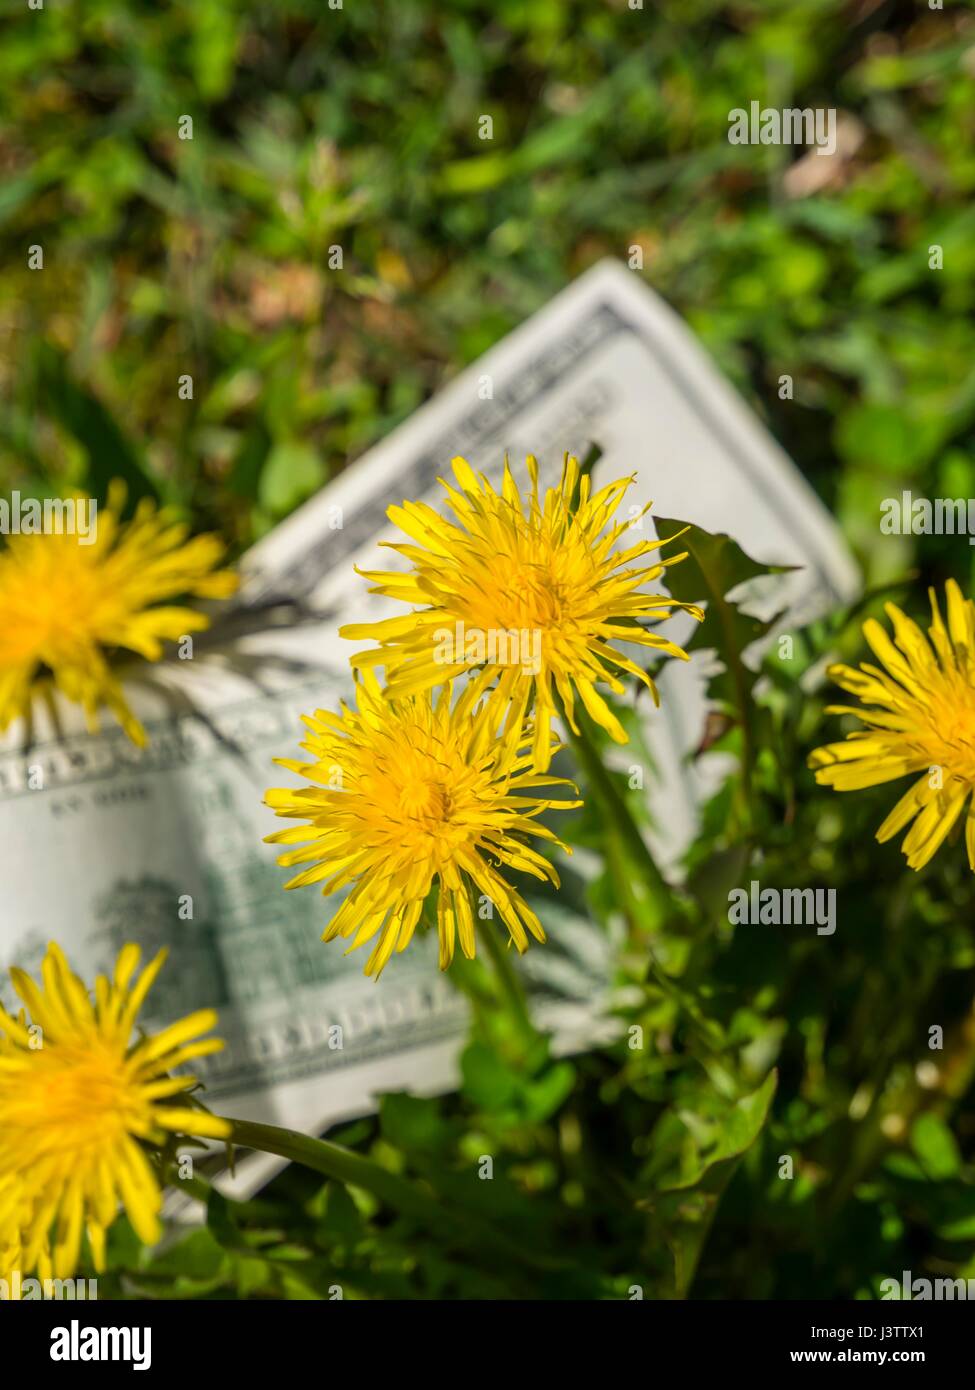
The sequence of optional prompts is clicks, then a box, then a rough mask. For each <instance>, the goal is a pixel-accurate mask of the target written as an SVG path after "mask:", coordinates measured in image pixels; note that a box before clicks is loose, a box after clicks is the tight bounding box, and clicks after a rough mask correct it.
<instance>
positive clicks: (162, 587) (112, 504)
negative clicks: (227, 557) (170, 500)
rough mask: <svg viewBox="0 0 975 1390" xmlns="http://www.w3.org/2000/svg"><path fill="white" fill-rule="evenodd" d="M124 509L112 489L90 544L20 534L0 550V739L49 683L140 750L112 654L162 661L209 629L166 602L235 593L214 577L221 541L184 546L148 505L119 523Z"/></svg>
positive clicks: (141, 737) (91, 720)
mask: <svg viewBox="0 0 975 1390" xmlns="http://www.w3.org/2000/svg"><path fill="white" fill-rule="evenodd" d="M124 500H125V489H124V486H122V485H121V484H118V483H116V484H113V486H112V488H111V489H110V492H109V498H108V503H107V505H106V506H103V507H100V508H99V509H98V512H97V514H96V525H95V530H94V538H93V540H92V541H91V543H90V544H84V543H82V542H81V541H80V540H79V538H78V537H77V536H74V535H69V534H61V535H19V536H11V537H10V538H9V543H8V545H7V547H6V549H4V550H0V615H2V620H0V732H2V731H3V730H4V729H6V728H7V727H8V726H9V725H10V724H11V723H12V722H13V721H14V720H15V719H17V718H20V717H24V716H27V715H28V713H29V711H30V707H31V701H32V697H33V694H34V693H35V691H36V690H37V689H38V688H39V686H41V685H42V684H43V682H44V681H45V680H46V679H53V681H54V683H55V684H56V686H57V687H58V689H59V690H60V691H61V692H62V694H63V695H64V696H65V697H66V698H67V699H69V700H71V701H73V702H75V703H77V704H80V705H81V706H82V708H83V709H84V711H85V715H86V717H87V719H88V724H89V727H90V728H92V729H95V728H97V711H98V709H99V707H102V706H104V707H105V708H107V709H109V710H111V711H112V713H113V714H114V715H115V716H116V718H117V719H118V721H119V723H120V724H121V725H122V727H123V728H124V729H125V731H126V733H127V734H128V735H129V737H130V738H131V739H132V740H133V742H134V743H137V744H140V745H141V744H144V743H145V741H146V737H145V731H144V730H143V728H142V725H141V724H140V723H139V721H138V719H136V717H135V715H134V714H133V713H132V711H131V710H130V709H129V706H128V704H127V703H126V700H125V697H124V695H123V693H122V688H121V686H120V684H119V682H118V680H117V679H116V677H115V675H113V673H112V670H111V668H110V665H109V653H110V651H111V649H113V648H125V649H126V650H128V651H131V652H135V653H136V654H137V655H139V656H142V657H145V659H146V660H147V661H158V660H159V659H160V657H161V656H162V654H163V642H164V641H175V640H177V639H178V638H180V637H182V636H183V635H184V634H187V633H192V632H198V631H200V630H201V629H203V628H206V627H208V626H209V618H208V617H207V616H206V615H205V614H203V613H200V612H198V611H197V610H196V609H193V608H187V607H181V606H172V605H170V604H167V603H166V602H165V600H167V599H172V598H177V597H179V596H181V595H195V596H196V597H198V598H226V597H228V596H229V595H230V594H231V593H233V591H234V589H235V588H236V585H237V579H236V576H235V575H234V574H232V573H231V572H230V571H228V570H217V569H216V566H217V565H218V564H219V563H220V561H221V559H222V556H223V550H224V547H223V544H222V542H221V541H220V540H219V538H218V537H216V536H195V537H193V538H192V539H188V528H187V527H186V526H185V525H183V524H181V523H177V522H174V521H172V519H171V518H170V517H169V516H167V514H166V512H165V511H162V512H160V511H158V510H157V509H156V506H155V504H154V503H153V502H152V501H151V500H148V499H146V500H143V501H142V502H140V503H139V505H138V507H137V509H136V513H135V516H134V517H133V518H132V520H131V521H129V522H122V521H121V519H120V511H121V508H122V506H123V504H124Z"/></svg>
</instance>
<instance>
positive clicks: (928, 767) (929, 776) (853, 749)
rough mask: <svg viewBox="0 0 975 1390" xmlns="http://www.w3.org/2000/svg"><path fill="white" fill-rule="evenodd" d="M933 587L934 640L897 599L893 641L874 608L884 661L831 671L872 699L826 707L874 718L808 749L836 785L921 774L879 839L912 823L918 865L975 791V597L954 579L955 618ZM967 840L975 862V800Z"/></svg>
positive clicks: (909, 845) (820, 775) (872, 633)
mask: <svg viewBox="0 0 975 1390" xmlns="http://www.w3.org/2000/svg"><path fill="white" fill-rule="evenodd" d="M930 597H931V626H930V627H929V629H928V638H929V639H930V641H929V640H928V638H925V636H924V634H923V632H922V631H921V630H920V628H919V627H918V626H917V624H916V623H914V622H912V621H911V619H910V618H908V617H906V616H905V615H904V614H903V613H902V612H901V611H900V609H899V608H897V607H895V605H894V604H892V603H888V604H887V605H886V612H887V616H888V617H889V618H890V620H891V622H892V624H893V628H894V640H893V641H891V639H890V637H889V636H888V635H887V632H886V631H885V630H884V628H883V627H882V626H881V625H880V623H878V622H876V621H875V620H874V619H873V618H870V619H868V621H867V622H865V623H864V625H863V635H864V637H866V639H867V641H868V643H869V644H870V646H871V648H872V649H873V652H874V654H875V656H876V657H877V659H878V660H879V661H880V662H881V664H882V666H883V667H884V669H883V670H881V669H880V668H879V667H877V666H871V665H863V666H861V667H860V669H859V670H854V669H853V668H852V667H850V666H832V667H830V669H829V673H828V674H829V676H830V678H831V679H832V680H834V681H835V682H836V684H837V685H839V686H841V687H842V689H843V690H847V691H849V692H850V694H851V695H856V696H857V697H858V698H859V699H860V700H862V701H863V702H864V704H865V705H867V706H868V707H869V708H866V709H862V708H848V707H846V706H844V705H834V706H830V707H829V709H828V710H827V713H828V714H853V715H855V716H856V717H857V718H858V719H859V720H860V721H861V723H863V724H865V725H866V726H867V727H866V729H860V730H857V731H856V732H855V733H851V734H849V735H848V737H847V739H846V741H845V742H843V743H830V744H827V745H826V747H825V748H818V749H817V750H816V751H815V752H814V753H813V754H812V755H811V756H810V759H809V766H810V767H811V768H813V769H814V770H815V773H816V781H817V782H821V783H822V784H823V785H824V786H828V787H835V788H836V790H837V791H857V790H859V789H860V788H861V787H873V786H876V785H878V784H879V783H881V782H892V781H894V780H895V778H898V777H906V776H908V775H909V774H911V773H920V774H921V776H920V778H919V779H918V781H916V782H915V783H914V785H913V786H912V787H911V788H910V790H909V791H907V792H906V793H905V794H904V796H902V797H901V799H900V801H898V803H897V805H896V806H895V807H894V809H893V810H892V811H891V813H890V815H889V816H888V817H887V819H886V820H885V821H884V823H883V825H882V826H881V827H880V829H879V830H878V831H877V839H878V840H880V841H884V840H889V839H891V837H892V836H894V835H897V834H898V833H899V832H900V831H901V830H903V829H904V827H905V826H906V825H909V824H910V826H911V828H910V830H909V831H908V833H907V835H906V837H905V839H904V842H903V845H902V846H901V848H902V849H903V852H904V854H905V855H906V856H907V862H908V865H909V866H910V867H911V868H912V869H920V868H922V867H923V866H924V865H925V864H927V862H928V861H929V860H930V859H931V857H932V856H933V855H934V853H935V852H936V850H937V849H938V848H939V847H940V845H941V843H942V842H943V840H944V839H945V837H946V836H947V834H948V833H949V831H950V830H951V828H952V826H953V825H954V824H955V822H956V821H957V819H958V817H959V816H960V814H961V812H962V810H963V809H964V806H965V803H966V802H967V801H968V800H969V798H970V797H971V796H972V793H973V791H975V604H973V603H972V601H971V599H965V598H963V597H962V594H961V590H960V589H959V587H958V585H957V584H956V583H955V581H954V580H953V579H949V581H948V583H947V586H946V597H947V615H948V626H947V628H946V627H945V624H944V620H943V619H942V616H941V610H940V608H939V606H938V600H937V597H936V595H935V593H934V590H933V589H932V590H931V591H930ZM912 822H913V824H912ZM965 841H966V844H967V847H968V862H969V864H970V865H971V867H972V869H973V870H975V804H972V805H970V806H969V810H968V815H967V818H966V826H965Z"/></svg>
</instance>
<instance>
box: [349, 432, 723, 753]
mask: <svg viewBox="0 0 975 1390" xmlns="http://www.w3.org/2000/svg"><path fill="white" fill-rule="evenodd" d="M452 466H453V470H454V476H455V478H456V479H457V483H458V487H453V486H452V485H451V484H449V483H447V482H445V481H444V480H443V479H441V483H442V486H443V487H444V488H445V489H446V492H447V499H448V502H449V505H450V508H451V510H452V511H453V514H454V516H455V518H456V520H455V521H451V520H449V519H447V518H445V517H442V516H441V515H440V514H439V513H437V512H436V511H434V510H433V508H431V507H428V506H427V505H426V504H425V503H423V502H404V504H403V506H402V507H391V508H390V509H389V512H388V515H389V518H390V520H391V521H394V522H395V523H396V524H397V525H398V526H399V528H400V529H401V530H402V531H404V532H405V533H406V535H408V536H409V537H410V538H411V539H412V540H413V541H415V542H416V544H414V545H399V544H392V545H391V546H390V548H391V549H393V550H396V551H398V552H399V554H401V555H402V556H404V557H405V558H406V559H407V560H409V561H410V563H411V565H412V568H411V569H410V570H408V571H406V572H405V573H393V572H388V571H368V570H366V571H363V574H364V577H365V578H367V579H371V580H374V581H377V582H376V585H375V587H374V588H373V589H372V591H371V592H373V593H377V594H383V595H385V596H386V597H388V598H394V599H398V600H400V601H401V602H403V603H408V604H412V605H415V606H416V607H415V609H414V611H413V612H412V613H409V614H407V615H406V616H404V617H398V618H388V619H386V620H385V621H383V622H378V623H357V624H353V625H351V626H348V627H344V628H342V629H341V630H340V631H341V636H343V637H348V638H350V639H352V640H353V641H357V640H360V639H362V640H369V639H371V640H374V641H378V642H379V643H380V644H381V645H380V646H379V647H378V648H375V649H373V650H371V651H367V652H364V653H360V654H359V655H358V656H355V657H353V658H352V661H353V665H358V666H366V667H371V666H385V668H386V679H387V684H388V689H389V693H390V695H391V696H394V697H395V696H401V695H408V694H411V693H412V692H414V691H418V690H427V689H429V688H430V687H432V686H435V685H439V684H440V682H441V681H443V680H445V679H450V678H452V677H455V676H459V675H461V674H463V673H464V672H467V671H470V670H473V669H475V668H478V667H480V668H481V669H483V670H485V671H487V672H489V673H491V674H492V675H493V676H494V677H496V678H497V680H498V689H499V691H500V693H501V695H502V697H503V698H504V699H505V700H508V701H510V702H511V706H512V718H513V719H514V720H515V722H516V723H517V721H518V720H519V719H520V717H521V716H522V715H523V714H524V713H526V712H527V711H528V709H529V706H530V703H531V701H532V697H534V720H535V762H536V765H537V767H538V768H539V770H540V771H543V772H544V771H545V769H546V768H547V767H548V765H549V757H550V746H551V744H550V737H549V732H550V725H551V720H552V718H553V716H554V715H555V714H556V713H557V708H556V696H557V697H558V698H559V699H560V700H561V702H562V705H563V707H564V710H565V714H566V717H567V719H568V721H569V724H570V727H571V728H572V729H573V731H574V732H577V728H576V723H575V718H574V695H575V693H578V695H579V698H580V699H581V701H582V703H583V705H584V706H585V708H586V709H587V710H588V712H589V714H590V715H591V716H592V718H593V719H594V720H595V721H596V723H597V724H599V725H601V726H602V728H604V729H605V730H606V731H607V732H608V733H609V734H610V735H611V737H612V738H614V739H615V740H616V741H617V742H618V743H625V742H626V741H627V740H626V734H625V732H624V730H623V726H622V725H621V724H620V722H619V720H618V719H617V718H616V716H615V714H613V712H612V710H611V709H610V708H609V706H608V704H607V703H606V701H605V700H604V699H603V698H602V696H601V695H600V694H599V693H598V692H597V690H596V682H597V681H602V682H605V684H606V685H608V686H609V688H610V690H612V691H613V692H614V694H617V695H620V694H622V693H623V691H624V686H623V684H622V682H621V681H620V679H619V674H618V673H619V672H626V673H627V674H629V675H631V676H636V677H637V678H638V679H639V680H641V681H643V683H644V684H645V685H646V686H648V688H649V689H650V691H651V693H652V694H653V698H654V700H657V691H656V687H655V686H654V683H653V681H652V680H651V679H650V677H649V676H648V675H647V674H646V673H645V672H644V671H642V670H641V669H640V668H639V666H637V665H635V664H634V663H633V662H632V661H631V660H630V659H629V658H628V657H627V656H625V655H624V654H623V653H622V652H620V651H618V650H617V648H616V647H614V646H613V645H612V643H613V642H614V641H615V642H629V643H634V644H635V645H637V646H642V647H650V648H653V649H654V650H656V651H660V652H665V653H667V654H668V655H669V656H676V657H680V658H682V659H683V660H685V661H686V660H687V655H686V653H685V652H683V651H682V650H681V648H680V647H678V646H676V645H675V644H674V643H673V642H670V641H668V640H667V638H665V637H661V636H660V635H659V634H658V633H655V632H651V631H648V630H647V628H646V627H644V626H643V623H644V622H648V621H650V622H653V621H659V620H661V619H663V618H666V617H669V616H670V613H671V610H672V609H675V608H684V609H686V610H687V611H688V612H690V613H692V614H693V615H694V616H695V617H696V618H700V617H701V616H702V614H701V610H700V609H699V608H697V607H695V606H694V605H692V604H686V603H679V602H678V601H677V600H676V599H672V598H668V597H667V596H666V595H663V594H647V593H643V592H640V588H641V585H643V584H644V583H646V582H648V581H650V580H653V579H657V578H659V576H660V575H661V574H662V573H663V571H664V569H665V568H666V566H667V565H672V564H675V563H676V562H677V561H678V560H681V559H683V558H684V557H683V556H682V555H675V556H673V557H672V558H670V559H668V560H660V559H659V558H658V559H655V560H654V562H653V563H652V564H649V565H642V566H641V565H639V564H637V563H636V562H639V561H642V560H645V559H646V558H647V556H649V555H650V554H652V552H654V551H656V550H657V549H658V548H659V547H660V546H661V545H663V544H664V542H663V541H659V540H653V541H647V540H637V541H635V542H634V543H633V544H631V545H627V546H625V548H622V549H618V548H617V542H619V541H620V540H621V538H623V537H624V536H626V535H627V534H629V535H631V536H632V535H634V534H635V530H636V526H637V524H638V523H639V522H640V520H641V518H642V517H643V515H644V514H645V513H646V511H647V510H648V508H647V507H643V508H642V509H640V511H639V513H638V515H637V516H635V517H633V518H631V519H628V520H626V521H622V522H616V523H614V524H613V525H612V526H609V523H610V521H611V519H612V517H613V516H614V515H615V513H616V511H617V509H618V507H619V505H620V502H621V501H622V500H623V496H624V494H625V492H626V489H627V488H628V487H629V485H630V483H631V482H632V479H630V478H622V479H619V480H618V481H617V482H614V483H610V484H609V486H608V487H604V488H602V489H601V490H600V491H599V492H596V493H595V494H591V493H590V480H589V477H588V476H583V477H580V476H579V464H578V461H577V460H576V459H574V458H572V457H570V456H569V455H566V458H565V462H564V465H563V469H562V478H561V481H560V483H559V486H558V487H554V488H549V489H548V490H547V491H546V493H545V496H544V499H543V500H541V501H540V500H539V495H538V464H537V462H536V460H535V459H534V458H532V457H529V458H528V460H527V468H528V474H529V477H530V479H531V492H530V495H529V496H528V498H527V500H526V501H523V500H522V498H521V496H520V495H519V492H518V488H517V486H516V484H515V480H514V478H513V477H512V474H511V471H510V469H509V467H508V463H507V460H505V467H504V479H503V482H502V485H501V492H500V494H498V493H497V492H495V491H494V489H493V488H492V486H491V484H490V483H489V482H488V480H487V479H486V478H485V477H484V476H483V475H480V476H478V475H477V474H475V473H474V471H473V470H472V468H471V467H470V465H469V464H468V463H467V462H466V461H465V460H464V459H462V458H455V459H454V460H453V465H452ZM577 490H578V499H577V500H576V492H577ZM607 526H609V529H608V530H607ZM384 544H388V543H386V542H384ZM634 565H636V567H634Z"/></svg>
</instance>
